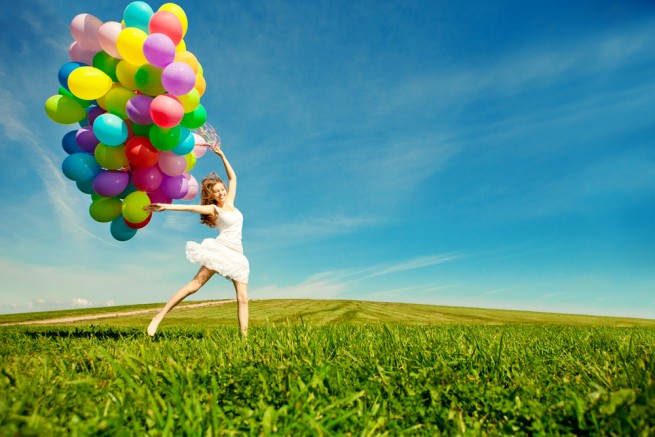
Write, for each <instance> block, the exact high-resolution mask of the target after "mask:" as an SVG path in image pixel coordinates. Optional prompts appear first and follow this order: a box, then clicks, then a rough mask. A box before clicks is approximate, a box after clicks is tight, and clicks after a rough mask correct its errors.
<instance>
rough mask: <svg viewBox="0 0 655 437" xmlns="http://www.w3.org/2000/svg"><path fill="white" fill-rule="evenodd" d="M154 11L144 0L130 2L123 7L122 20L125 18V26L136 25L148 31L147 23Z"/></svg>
mask: <svg viewBox="0 0 655 437" xmlns="http://www.w3.org/2000/svg"><path fill="white" fill-rule="evenodd" d="M153 14H154V11H153V10H152V8H151V7H150V5H149V4H148V3H146V2H132V3H130V4H129V5H127V7H126V8H125V12H123V20H125V27H136V28H137V29H141V30H143V31H144V32H146V33H149V30H148V23H150V18H151V17H152V16H153Z"/></svg>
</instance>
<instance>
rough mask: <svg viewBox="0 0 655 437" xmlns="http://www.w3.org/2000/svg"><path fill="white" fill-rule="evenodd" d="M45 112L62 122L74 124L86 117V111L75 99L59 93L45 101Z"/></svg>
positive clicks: (56, 120)
mask: <svg viewBox="0 0 655 437" xmlns="http://www.w3.org/2000/svg"><path fill="white" fill-rule="evenodd" d="M45 113H46V114H47V115H48V117H50V118H51V119H52V120H53V121H55V122H57V123H60V124H73V123H77V122H79V121H82V120H84V119H85V118H86V111H85V110H84V108H82V105H80V104H79V103H78V102H77V101H76V100H75V99H73V98H72V97H68V96H62V95H60V94H57V95H56V96H52V97H50V98H49V99H48V100H46V102H45Z"/></svg>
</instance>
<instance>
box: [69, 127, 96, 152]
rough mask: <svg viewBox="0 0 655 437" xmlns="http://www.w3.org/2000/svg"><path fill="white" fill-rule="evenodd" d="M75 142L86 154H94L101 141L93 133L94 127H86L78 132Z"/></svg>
mask: <svg viewBox="0 0 655 437" xmlns="http://www.w3.org/2000/svg"><path fill="white" fill-rule="evenodd" d="M75 142H76V143H77V146H78V147H79V148H80V149H82V150H83V151H84V152H86V153H94V152H95V150H96V147H97V146H98V143H100V140H99V139H98V138H97V137H96V136H95V134H94V133H93V127H91V126H85V127H82V128H79V129H78V130H77V133H76V134H75Z"/></svg>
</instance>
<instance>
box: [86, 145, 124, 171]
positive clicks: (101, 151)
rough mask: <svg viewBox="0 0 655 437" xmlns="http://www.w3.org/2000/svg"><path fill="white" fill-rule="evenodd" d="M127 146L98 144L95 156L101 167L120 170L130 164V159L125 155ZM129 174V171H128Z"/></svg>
mask: <svg viewBox="0 0 655 437" xmlns="http://www.w3.org/2000/svg"><path fill="white" fill-rule="evenodd" d="M125 148H126V146H125V145H123V144H121V145H119V146H107V145H106V144H102V143H100V144H98V146H97V147H96V149H95V151H94V152H93V156H95V158H96V161H98V164H99V165H100V166H101V167H104V168H106V169H107V170H118V169H120V168H124V167H125V166H127V165H128V163H129V161H128V159H127V156H126V155H125ZM126 174H127V173H126Z"/></svg>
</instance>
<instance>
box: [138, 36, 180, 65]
mask: <svg viewBox="0 0 655 437" xmlns="http://www.w3.org/2000/svg"><path fill="white" fill-rule="evenodd" d="M143 55H144V56H145V57H146V59H147V60H148V62H150V64H151V65H153V66H155V67H159V68H164V67H166V66H167V65H168V64H170V63H171V62H173V61H174V60H175V44H174V43H173V41H172V40H171V39H170V38H169V37H168V36H166V35H164V34H163V33H153V34H152V35H148V37H147V38H146V40H145V41H144V42H143Z"/></svg>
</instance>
